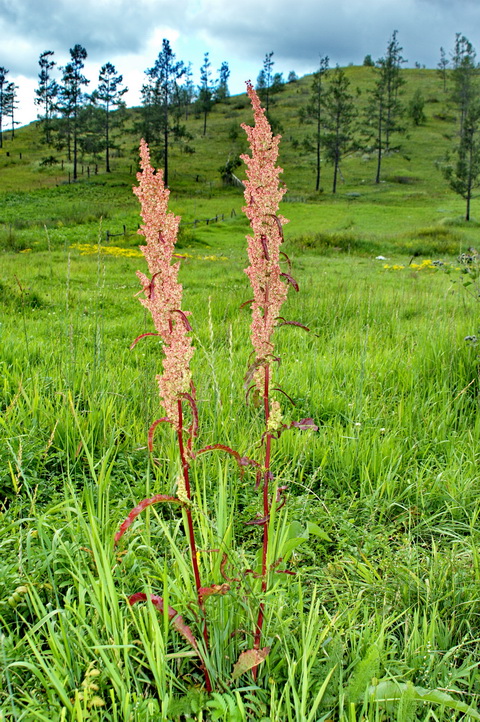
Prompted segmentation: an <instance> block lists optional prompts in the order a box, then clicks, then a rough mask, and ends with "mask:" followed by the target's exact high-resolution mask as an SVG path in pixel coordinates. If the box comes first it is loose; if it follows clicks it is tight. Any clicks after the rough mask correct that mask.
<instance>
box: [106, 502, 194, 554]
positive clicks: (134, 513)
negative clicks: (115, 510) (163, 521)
mask: <svg viewBox="0 0 480 722" xmlns="http://www.w3.org/2000/svg"><path fill="white" fill-rule="evenodd" d="M160 502H167V503H169V504H183V503H184V502H183V501H181V499H178V498H177V497H176V496H167V495H166V494H155V496H152V497H150V498H149V499H143V501H141V502H140V504H137V506H136V507H135V508H134V509H132V511H131V512H130V514H129V515H128V516H127V518H126V519H125V521H124V522H123V523H122V524H121V525H120V528H119V530H118V531H117V533H116V534H115V545H116V544H118V542H119V541H120V539H121V538H122V536H123V535H124V534H125V532H126V531H127V529H128V527H129V526H131V525H132V524H133V522H134V521H135V519H136V518H137V516H138V515H139V514H141V513H142V511H144V509H146V508H147V507H149V506H152V505H153V504H159V503H160Z"/></svg>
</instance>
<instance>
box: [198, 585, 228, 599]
mask: <svg viewBox="0 0 480 722" xmlns="http://www.w3.org/2000/svg"><path fill="white" fill-rule="evenodd" d="M229 591H230V584H212V586H211V587H200V589H199V590H198V598H199V602H200V604H203V602H204V601H205V599H207V598H208V597H211V596H212V595H214V594H220V595H223V594H227V592H229Z"/></svg>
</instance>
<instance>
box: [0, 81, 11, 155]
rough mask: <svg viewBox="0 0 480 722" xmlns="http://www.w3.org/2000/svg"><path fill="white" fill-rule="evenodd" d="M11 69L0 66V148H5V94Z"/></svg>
mask: <svg viewBox="0 0 480 722" xmlns="http://www.w3.org/2000/svg"><path fill="white" fill-rule="evenodd" d="M9 72H10V71H9V70H7V69H6V68H3V67H0V148H3V125H2V121H3V117H4V115H6V113H5V110H6V104H5V96H6V90H7V75H8V73H9Z"/></svg>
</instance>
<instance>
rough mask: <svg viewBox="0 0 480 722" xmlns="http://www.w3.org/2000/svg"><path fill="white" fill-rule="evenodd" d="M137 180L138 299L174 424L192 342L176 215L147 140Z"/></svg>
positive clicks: (187, 377)
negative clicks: (141, 263) (152, 332)
mask: <svg viewBox="0 0 480 722" xmlns="http://www.w3.org/2000/svg"><path fill="white" fill-rule="evenodd" d="M140 167H141V172H140V173H137V179H138V181H139V185H138V186H136V187H134V189H133V192H134V193H135V195H136V196H137V197H138V199H139V201H140V203H141V206H142V210H141V214H142V219H143V225H142V227H141V228H140V230H139V233H141V234H142V235H143V236H145V239H146V245H145V246H141V250H142V252H143V255H144V256H145V258H146V261H147V264H148V270H149V272H150V278H148V277H147V276H146V275H145V274H144V273H140V272H137V276H138V278H139V279H140V282H141V284H142V286H143V291H144V294H145V298H142V299H141V303H142V304H143V306H145V308H147V309H148V310H149V311H150V313H151V315H152V318H153V323H154V325H155V328H156V331H157V333H158V335H159V336H160V337H161V339H162V341H163V351H164V354H165V357H164V359H163V373H162V374H159V375H158V376H157V381H158V386H159V391H160V399H161V402H162V404H163V406H164V408H165V410H166V412H167V414H166V415H167V417H168V419H170V420H171V422H172V423H173V425H174V427H175V428H176V429H177V430H178V429H179V411H178V401H179V399H180V398H181V396H182V394H184V393H187V392H188V391H189V389H190V382H191V373H190V361H191V359H192V356H193V352H194V348H193V346H192V341H191V338H190V337H189V336H188V332H189V331H191V326H190V323H189V322H188V318H187V316H188V312H184V311H182V310H181V303H182V286H181V284H180V283H179V282H178V271H179V268H180V263H179V261H174V257H175V253H174V251H175V243H176V241H177V233H178V226H179V223H180V217H179V216H175V215H174V214H173V213H170V212H168V210H167V207H168V198H169V195H170V191H169V190H168V188H165V184H164V182H163V172H162V170H158V171H157V173H155V172H154V170H153V168H152V166H151V164H150V153H149V150H148V145H147V144H146V143H145V141H144V140H142V141H141V143H140Z"/></svg>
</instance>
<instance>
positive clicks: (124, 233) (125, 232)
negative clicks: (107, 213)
mask: <svg viewBox="0 0 480 722" xmlns="http://www.w3.org/2000/svg"><path fill="white" fill-rule="evenodd" d="M123 235H124V236H126V235H127V226H126V225H125V223H124V224H123Z"/></svg>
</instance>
